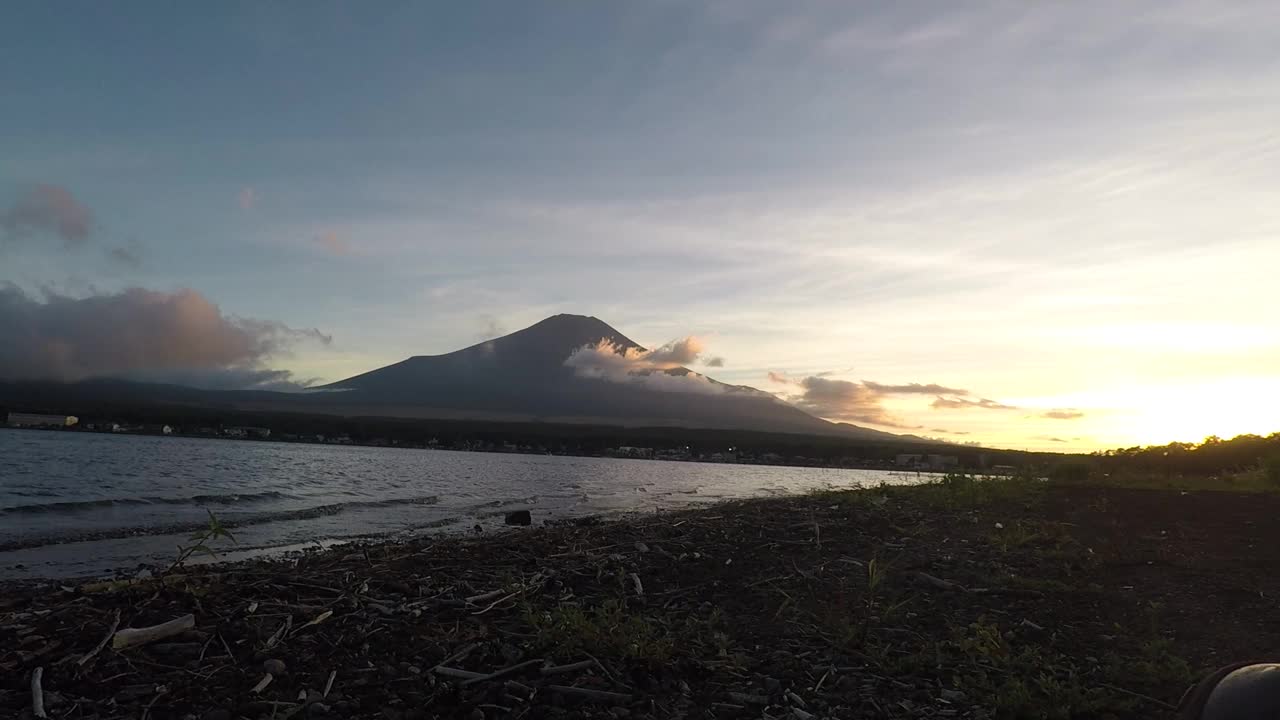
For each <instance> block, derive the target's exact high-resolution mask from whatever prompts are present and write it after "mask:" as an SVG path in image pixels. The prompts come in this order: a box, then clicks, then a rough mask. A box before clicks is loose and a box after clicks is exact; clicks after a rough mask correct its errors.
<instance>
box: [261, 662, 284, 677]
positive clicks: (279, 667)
mask: <svg viewBox="0 0 1280 720" xmlns="http://www.w3.org/2000/svg"><path fill="white" fill-rule="evenodd" d="M262 669H263V671H264V672H269V673H271V674H272V675H275V676H276V677H280V676H281V675H284V673H285V671H286V670H287V669H288V668H287V667H286V666H285V664H284V661H283V660H280V659H279V658H268V659H266V660H263V661H262Z"/></svg>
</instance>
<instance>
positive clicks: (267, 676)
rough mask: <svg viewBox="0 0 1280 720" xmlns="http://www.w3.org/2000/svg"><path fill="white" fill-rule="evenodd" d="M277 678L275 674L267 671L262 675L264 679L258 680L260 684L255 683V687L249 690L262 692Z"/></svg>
mask: <svg viewBox="0 0 1280 720" xmlns="http://www.w3.org/2000/svg"><path fill="white" fill-rule="evenodd" d="M275 679H276V678H275V676H274V675H272V674H271V673H266V674H265V675H263V676H262V679H261V680H259V681H258V684H257V685H254V686H253V689H252V690H250V691H249V692H251V693H255V694H256V693H260V692H262V691H263V690H266V689H267V686H268V685H270V684H271V681H272V680H275Z"/></svg>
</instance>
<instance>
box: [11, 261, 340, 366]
mask: <svg viewBox="0 0 1280 720" xmlns="http://www.w3.org/2000/svg"><path fill="white" fill-rule="evenodd" d="M0 338H4V342H3V343H0V377H4V378H8V379H21V380H36V379H42V380H60V381H75V380H83V379H87V378H95V377H117V378H129V379H136V380H148V381H156V382H175V383H180V384H184V385H192V386H195V387H205V388H211V389H243V388H253V389H273V390H287V389H300V388H302V387H304V386H305V385H306V384H307V383H306V382H305V381H298V380H297V379H295V378H293V377H292V376H291V374H290V373H289V372H288V371H286V370H275V369H271V368H270V367H269V366H268V363H269V361H270V360H272V359H274V358H276V357H277V356H280V355H283V354H287V353H288V352H289V350H290V349H292V348H293V347H294V346H296V345H297V344H298V343H302V342H318V343H321V344H328V343H329V342H330V341H331V338H330V337H329V336H327V335H324V334H323V333H321V332H320V331H319V330H316V329H297V328H292V327H289V326H287V325H285V324H283V323H280V322H275V321H270V320H255V319H252V318H239V317H234V316H228V315H224V314H223V313H222V311H221V310H220V309H219V308H218V306H217V305H215V304H213V303H212V302H210V301H209V300H208V299H206V298H205V297H204V296H203V295H201V294H200V293H198V292H196V291H194V290H178V291H175V292H159V291H154V290H144V289H141V288H132V289H128V290H124V291H121V292H119V293H115V294H99V295H92V296H89V297H71V296H67V295H62V294H58V293H55V292H51V291H46V292H45V293H44V294H43V297H40V298H35V297H31V296H29V295H28V294H26V293H25V292H23V291H22V290H21V289H20V288H18V287H16V286H12V285H10V286H0Z"/></svg>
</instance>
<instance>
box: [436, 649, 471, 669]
mask: <svg viewBox="0 0 1280 720" xmlns="http://www.w3.org/2000/svg"><path fill="white" fill-rule="evenodd" d="M476 647H477V646H476V644H475V643H471V644H469V645H466V646H464V647H463V648H462V649H461V650H459V651H458V652H456V653H454V654H452V655H450V656H449V657H447V658H445V659H443V660H441V661H440V662H438V663H436V666H435V667H433V668H431V669H432V670H437V669H439V668H442V667H444V666H445V665H448V664H449V663H451V662H454V661H457V660H461V659H462V658H464V657H466V656H468V655H470V654H471V651H472V650H475V649H476Z"/></svg>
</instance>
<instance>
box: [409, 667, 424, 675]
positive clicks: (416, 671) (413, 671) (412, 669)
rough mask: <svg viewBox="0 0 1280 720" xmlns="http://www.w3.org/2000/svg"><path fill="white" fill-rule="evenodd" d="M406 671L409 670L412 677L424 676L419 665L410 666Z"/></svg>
mask: <svg viewBox="0 0 1280 720" xmlns="http://www.w3.org/2000/svg"><path fill="white" fill-rule="evenodd" d="M406 669H407V670H408V672H409V674H410V675H421V674H422V668H420V667H418V666H417V665H410V666H409V667H408V668H406Z"/></svg>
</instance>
